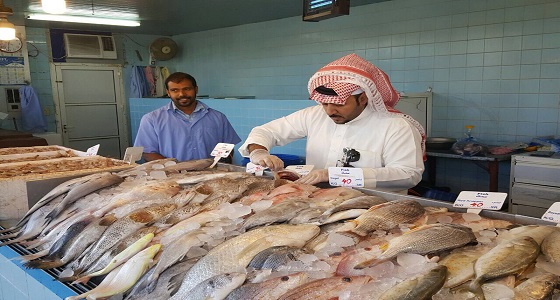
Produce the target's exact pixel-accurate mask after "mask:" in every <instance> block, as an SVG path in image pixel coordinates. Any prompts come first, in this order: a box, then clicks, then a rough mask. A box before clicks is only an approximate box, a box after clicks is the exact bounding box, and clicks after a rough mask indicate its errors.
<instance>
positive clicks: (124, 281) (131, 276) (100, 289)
mask: <svg viewBox="0 0 560 300" xmlns="http://www.w3.org/2000/svg"><path fill="white" fill-rule="evenodd" d="M160 247H161V245H160V244H155V245H152V246H150V247H148V248H146V249H144V250H142V251H140V252H139V253H137V254H136V255H134V256H133V257H132V258H130V259H129V260H128V261H126V262H125V263H124V264H122V265H121V266H119V267H118V268H117V269H115V270H113V271H112V272H111V273H109V274H108V275H107V276H106V277H105V279H103V281H102V282H101V283H100V284H99V285H98V286H97V287H96V288H94V289H92V290H90V291H88V292H86V293H83V294H80V295H77V296H71V297H66V300H77V299H82V298H87V299H97V298H105V297H110V296H113V295H116V294H118V293H122V292H124V291H126V290H128V289H129V288H130V287H132V286H133V285H134V283H135V282H136V281H138V279H139V278H140V277H141V276H142V274H144V273H145V272H146V269H148V265H149V264H150V263H151V262H152V259H153V258H154V256H155V255H156V254H157V253H158V251H159V249H160Z"/></svg>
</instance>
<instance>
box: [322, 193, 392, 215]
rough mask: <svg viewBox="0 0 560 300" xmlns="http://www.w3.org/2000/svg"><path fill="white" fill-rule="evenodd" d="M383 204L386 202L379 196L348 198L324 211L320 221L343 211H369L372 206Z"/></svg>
mask: <svg viewBox="0 0 560 300" xmlns="http://www.w3.org/2000/svg"><path fill="white" fill-rule="evenodd" d="M385 202H387V200H385V199H383V198H381V197H379V196H373V195H365V196H358V197H354V198H350V199H348V200H345V201H343V202H342V203H340V204H337V205H335V206H333V207H332V208H329V209H328V210H326V211H325V212H324V213H323V215H322V217H321V221H323V220H326V219H328V218H329V216H331V215H332V214H334V213H337V212H340V211H345V210H350V209H369V208H371V207H372V206H375V205H378V204H382V203H385Z"/></svg>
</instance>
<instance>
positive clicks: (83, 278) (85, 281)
mask: <svg viewBox="0 0 560 300" xmlns="http://www.w3.org/2000/svg"><path fill="white" fill-rule="evenodd" d="M90 279H91V276H88V275H86V276H82V277H80V278H78V279H76V280H74V281H72V283H71V284H78V283H81V284H86V283H87V282H88V281H89V280H90Z"/></svg>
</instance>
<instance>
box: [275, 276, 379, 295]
mask: <svg viewBox="0 0 560 300" xmlns="http://www.w3.org/2000/svg"><path fill="white" fill-rule="evenodd" d="M370 279H371V277H369V276H351V277H343V276H334V277H328V278H323V279H318V280H314V281H311V282H308V283H305V284H303V285H300V286H299V287H297V288H295V289H293V290H290V291H288V292H287V293H285V294H284V295H282V296H280V298H278V299H281V300H321V299H323V300H328V299H337V298H338V297H339V296H340V295H341V293H343V292H344V291H354V290H357V289H359V288H360V287H361V286H363V285H364V284H366V283H368V282H369V281H370Z"/></svg>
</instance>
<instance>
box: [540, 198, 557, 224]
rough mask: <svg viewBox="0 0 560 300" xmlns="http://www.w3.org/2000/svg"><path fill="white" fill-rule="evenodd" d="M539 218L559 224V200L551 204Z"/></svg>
mask: <svg viewBox="0 0 560 300" xmlns="http://www.w3.org/2000/svg"><path fill="white" fill-rule="evenodd" d="M541 219H543V220H547V221H550V222H554V223H559V224H560V202H555V203H554V204H552V205H551V206H550V208H549V209H548V210H547V211H546V212H545V213H544V215H543V216H542V218H541Z"/></svg>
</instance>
